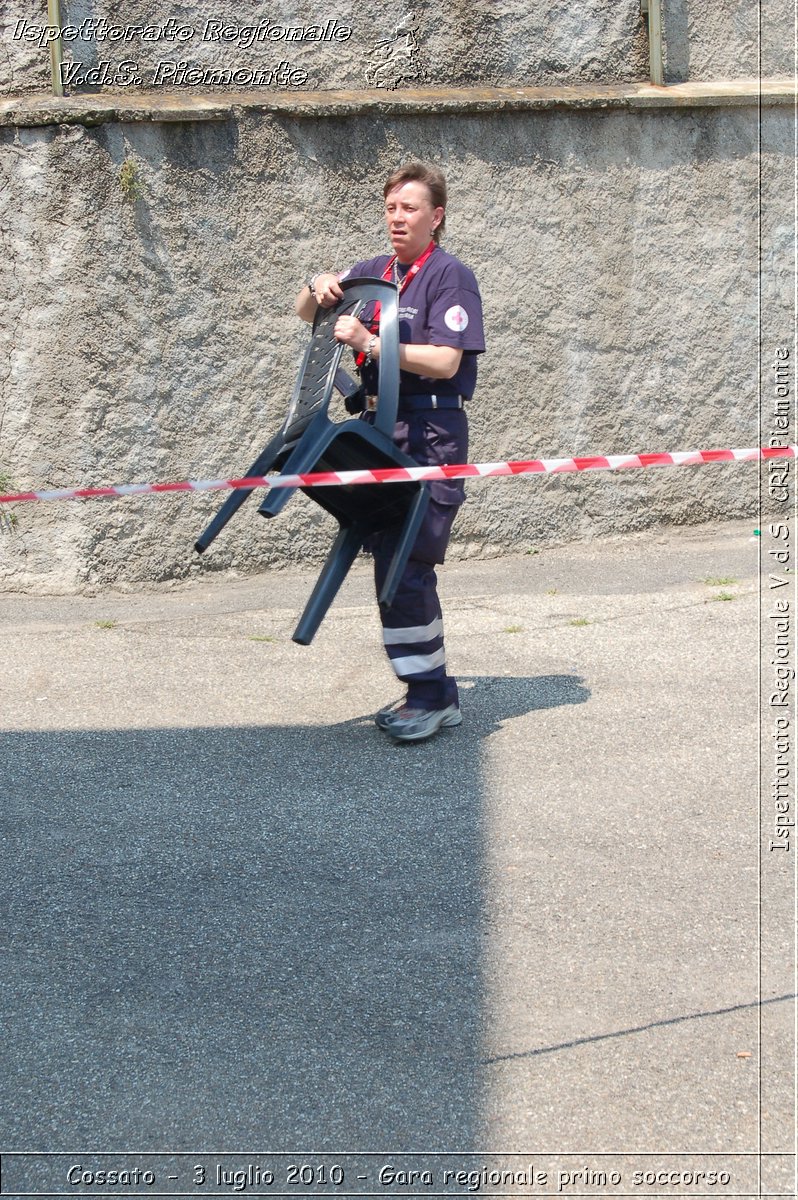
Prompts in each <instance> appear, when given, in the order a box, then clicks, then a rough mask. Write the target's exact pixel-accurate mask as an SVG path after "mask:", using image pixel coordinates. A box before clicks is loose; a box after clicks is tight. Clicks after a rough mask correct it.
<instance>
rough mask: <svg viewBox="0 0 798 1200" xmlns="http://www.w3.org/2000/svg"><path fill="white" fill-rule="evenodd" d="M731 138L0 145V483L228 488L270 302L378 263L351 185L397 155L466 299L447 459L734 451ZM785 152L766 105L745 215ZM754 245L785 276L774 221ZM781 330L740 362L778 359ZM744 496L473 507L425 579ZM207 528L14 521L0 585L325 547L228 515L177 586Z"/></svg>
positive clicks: (749, 131)
mask: <svg viewBox="0 0 798 1200" xmlns="http://www.w3.org/2000/svg"><path fill="white" fill-rule="evenodd" d="M757 121H758V118H757V109H756V108H755V107H739V108H714V109H712V108H706V109H697V110H696V109H693V110H691V109H687V110H676V111H653V112H637V113H635V112H602V111H600V110H597V111H589V112H569V111H555V112H546V113H540V114H535V113H519V114H514V115H508V114H504V115H498V114H497V115H493V116H485V115H479V116H466V115H460V116H451V117H440V116H437V117H434V118H433V117H427V116H418V117H408V116H404V117H400V116H394V117H390V118H388V117H386V118H384V119H381V120H380V119H376V120H375V119H374V117H373V116H365V115H364V116H357V117H352V118H348V119H347V118H327V119H322V120H310V119H296V118H291V117H289V116H286V117H278V116H263V115H249V116H244V117H243V118H241V119H240V120H230V121H228V122H208V123H201V122H199V123H174V124H170V123H165V124H147V123H129V124H120V123H117V124H109V125H104V126H101V127H99V128H86V127H84V126H82V125H75V126H61V127H52V126H50V127H46V128H41V129H13V130H9V129H6V130H4V131H3V134H2V141H1V142H0V170H1V171H2V190H1V194H2V200H1V201H0V204H1V205H2V209H1V210H0V217H1V218H2V219H0V229H1V230H2V239H3V244H2V254H3V260H4V263H5V270H4V271H3V273H2V277H1V278H2V295H0V300H1V301H2V312H3V318H2V329H1V330H0V336H2V339H3V341H2V346H0V356H1V358H2V361H3V362H6V363H7V364H8V370H7V372H6V374H5V377H4V379H3V381H2V408H0V469H2V470H4V471H7V472H9V473H10V474H11V475H12V476H13V479H14V482H15V483H16V484H17V485H18V486H19V487H31V486H36V487H51V486H66V485H69V484H74V483H77V482H81V483H84V484H101V483H117V482H128V481H141V480H153V479H181V478H186V477H189V478H197V477H209V476H211V477H212V476H216V475H225V474H229V473H238V472H239V471H240V470H243V469H244V468H245V467H246V466H247V465H248V463H249V461H250V459H251V456H252V455H253V452H254V451H257V450H258V449H260V446H261V444H262V443H263V442H264V441H265V440H266V438H267V436H268V435H269V434H270V433H271V432H272V431H273V430H274V429H275V428H276V427H277V425H278V424H279V423H280V421H281V419H282V414H283V411H284V405H285V402H286V399H287V396H288V395H289V392H290V388H291V384H292V381H293V376H294V374H295V370H296V365H297V361H298V357H299V353H300V349H301V345H302V341H303V337H304V328H303V327H302V326H301V324H300V323H299V322H298V321H297V320H296V319H295V317H294V316H293V315H292V311H291V301H292V298H293V295H294V293H295V292H296V290H297V288H298V286H299V284H300V283H301V281H302V279H303V277H304V275H305V274H306V273H307V271H308V269H310V268H319V267H322V266H329V265H336V266H339V265H340V266H343V265H344V264H347V263H348V262H351V261H352V260H353V259H354V258H355V257H356V256H357V257H361V256H363V255H364V254H367V253H371V252H377V251H379V250H380V249H381V248H382V246H383V245H384V235H383V230H382V225H381V183H382V180H383V178H384V176H385V175H386V173H387V172H388V171H389V170H390V169H391V168H392V167H393V166H394V165H395V163H396V162H397V161H399V160H401V159H402V158H405V157H407V156H409V155H411V154H412V155H420V156H422V157H426V158H429V159H432V160H435V161H437V162H440V163H441V164H442V166H443V167H444V168H445V170H446V171H447V173H448V176H449V181H450V189H451V199H450V208H449V213H448V219H447V223H448V229H449V232H448V235H447V243H446V244H447V246H448V248H449V249H451V250H452V251H453V252H455V253H457V254H458V255H460V256H461V257H462V258H463V259H464V260H465V261H466V262H467V263H469V264H470V265H471V266H472V267H473V268H474V270H475V271H476V273H477V276H478V278H479V280H480V283H481V287H482V292H483V297H484V303H485V314H486V330H487V338H488V345H489V349H490V353H489V354H487V355H485V356H484V359H483V361H482V364H481V376H480V384H479V389H478V393H477V395H476V397H475V399H474V401H473V404H472V410H471V417H472V431H473V445H472V453H471V457H472V459H474V460H477V461H479V460H489V461H493V460H497V459H504V458H512V457H521V458H526V457H536V456H556V455H570V454H580V453H592V452H623V451H640V450H665V449H684V448H690V447H709V446H739V445H755V444H757V439H758V429H757V416H756V404H757V399H756V397H757V370H758V361H759V360H758V354H759V347H760V341H759V327H758V316H757V304H758V262H759V259H758V253H759V252H758V242H757V213H758V179H759V173H758V165H757V144H758V124H757ZM790 145H791V112H790V110H789V108H786V107H785V108H781V109H774V110H771V111H769V112H768V114H767V138H766V144H765V146H764V151H765V157H764V160H763V164H764V168H765V175H766V178H767V179H768V181H769V183H768V187H769V188H771V189H772V194H773V198H774V204H773V212H774V213H775V212H777V211H781V209H780V208H779V204H781V203H782V202H783V197H784V196H786V195H788V194H789V186H790V179H791V170H792V163H791V159H790V156H789V154H788V150H789V146H790ZM125 165H126V169H125V171H124V172H123V171H122V168H123V166H125ZM120 173H121V174H120ZM769 211H770V210H769ZM771 225H772V227H771ZM771 225H768V227H767V230H766V233H767V238H768V242H767V247H766V250H767V253H769V254H772V255H773V256H774V262H775V263H777V264H779V270H780V271H782V272H783V271H786V272H787V276H786V277H787V278H789V269H790V262H791V261H793V260H792V258H791V253H792V251H791V241H790V238H791V230H790V228H789V223H788V222H787V221H786V219H785V220H783V221H780V220H774V221H773V222H771ZM9 267H10V269H9ZM769 278H770V276H769ZM786 315H787V310H786V308H784V309H783V311H779V310H778V308H777V307H776V308H774V309H773V316H772V319H773V321H774V323H775V324H774V328H773V330H772V334H771V331H770V330H768V329H767V328H766V329H765V336H766V337H771V336H772V337H773V338H777V339H778V338H782V337H785V336H787V333H786V330H784V329H783V328H782V325H783V319H784V317H785V316H786ZM765 319H766V322H767V321H768V320H770V314H767V315H766V318H765ZM755 484H756V468H755V467H752V466H750V465H739V466H728V467H704V468H695V469H682V470H676V471H667V472H665V471H662V472H657V471H646V472H630V473H629V474H627V475H617V474H602V475H598V474H597V475H593V476H584V475H582V476H579V477H576V478H562V477H561V478H548V479H542V478H534V479H527V480H523V481H522V480H507V481H493V482H484V483H481V484H476V485H471V487H470V497H471V498H470V500H469V502H468V503H467V504H466V506H465V508H464V510H463V513H462V514H461V517H460V518H459V521H458V526H457V527H456V528H457V535H456V546H455V549H454V553H455V554H459V555H467V554H472V553H482V554H485V553H487V554H490V553H499V552H502V551H505V550H516V551H517V550H526V549H532V548H537V547H540V546H542V545H545V544H547V543H549V544H550V543H551V542H554V541H563V540H567V539H569V538H573V537H591V536H593V535H596V534H606V533H611V532H617V531H621V530H630V529H638V528H641V527H643V526H646V525H650V524H652V523H654V522H657V521H665V522H689V521H695V520H707V519H712V518H714V517H718V518H728V517H737V516H743V515H747V514H749V513H750V514H751V515H752V521H753V513H754V511H755V507H754V498H755V490H756V489H755ZM218 503H219V499H218V497H192V498H175V497H171V498H163V499H154V498H153V499H146V498H142V499H138V500H122V501H116V502H113V503H103V502H100V503H93V504H60V505H39V506H33V505H28V506H22V505H20V506H19V507H18V508H17V509H16V513H15V520H16V526H15V531H14V532H13V533H12V534H5V535H3V536H0V580H2V581H3V583H4V584H5V586H11V587H38V588H58V589H60V588H71V587H75V586H81V585H86V584H94V583H97V584H99V583H110V582H114V583H119V582H124V581H135V580H157V579H166V578H170V577H181V576H185V575H186V574H188V573H190V572H191V571H199V570H212V569H215V568H217V567H221V566H225V567H233V568H237V569H239V570H242V571H243V570H250V569H253V568H255V567H256V566H259V565H263V564H265V563H274V564H277V563H280V562H285V561H288V560H291V561H296V560H297V559H298V558H302V557H306V556H313V555H315V556H318V555H319V554H320V553H321V552H322V551H323V550H324V549H325V548H326V545H327V544H328V542H329V538H330V536H331V525H330V523H329V520H328V518H327V517H326V516H323V515H322V514H321V512H320V510H317V509H316V506H313V505H311V504H310V502H309V501H306V500H305V498H304V497H299V498H297V499H295V500H294V501H292V503H291V505H290V506H289V508H288V510H287V511H286V513H285V514H284V515H283V516H281V517H280V518H278V519H277V520H275V521H273V522H268V523H267V522H265V521H263V520H262V519H261V518H259V517H257V515H256V514H255V511H254V505H250V506H247V507H246V508H245V510H244V511H243V512H242V514H240V515H239V516H238V518H237V519H236V520H235V522H234V523H233V524H231V525H230V526H229V527H228V530H227V531H225V533H224V534H223V535H222V537H220V539H219V541H218V542H217V543H216V544H215V546H214V548H213V550H212V551H211V552H209V554H208V555H207V556H206V557H205V558H204V559H202V560H200V561H199V562H198V561H196V560H195V559H194V558H193V556H192V552H191V549H190V547H191V543H192V540H193V537H194V535H195V534H196V532H197V531H198V530H199V529H200V528H201V527H202V526H203V524H204V522H205V520H206V517H207V516H208V514H209V513H210V512H211V511H212V510H213V509H214V508H215V506H216V505H217V504H218ZM320 527H322V528H320Z"/></svg>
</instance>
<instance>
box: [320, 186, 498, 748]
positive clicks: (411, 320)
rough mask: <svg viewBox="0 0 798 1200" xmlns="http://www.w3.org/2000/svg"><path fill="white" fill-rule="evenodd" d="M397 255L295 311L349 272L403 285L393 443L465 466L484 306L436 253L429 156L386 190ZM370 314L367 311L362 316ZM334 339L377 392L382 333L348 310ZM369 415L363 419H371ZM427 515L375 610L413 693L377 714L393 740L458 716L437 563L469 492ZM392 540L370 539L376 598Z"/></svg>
mask: <svg viewBox="0 0 798 1200" xmlns="http://www.w3.org/2000/svg"><path fill="white" fill-rule="evenodd" d="M383 194H384V196H385V221H386V225H387V228H388V237H389V239H390V242H391V246H392V247H393V253H392V254H390V255H388V254H383V255H378V256H377V257H376V258H370V259H366V260H364V261H362V262H359V263H356V264H355V265H354V266H352V267H350V268H349V270H347V271H344V272H343V273H341V274H336V273H335V272H332V271H323V272H321V273H320V274H318V275H314V276H312V278H311V279H309V281H308V283H307V284H306V286H305V287H304V288H303V289H302V291H301V292H300V293H299V295H298V297H297V301H296V310H297V313H298V314H299V316H300V317H302V318H303V319H304V320H306V321H312V320H313V317H314V315H315V312H316V307H317V305H322V307H324V308H331V307H333V306H334V305H336V304H337V303H338V302H339V300H341V299H342V297H343V291H342V289H341V286H340V280H342V279H346V278H347V277H348V276H350V275H351V276H352V277H355V278H357V277H362V276H370V277H372V278H378V279H392V280H393V281H394V282H395V283H396V284H397V285H398V287H399V289H400V293H399V339H400V342H401V345H400V351H399V366H400V389H399V409H398V413H397V424H396V430H395V433H394V440H395V441H396V444H397V445H398V446H399V448H400V449H401V450H403V451H404V452H405V453H406V454H408V455H410V457H411V458H414V459H415V460H416V462H418V463H420V464H422V465H425V466H426V465H429V464H434V465H440V464H443V463H462V462H466V461H467V455H468V422H467V419H466V413H465V409H464V404H465V402H466V401H467V400H469V399H470V398H471V396H472V395H473V392H474V386H475V384H476V377H477V364H476V356H477V354H481V353H482V352H483V351H484V349H485V342H484V337H483V332H482V302H481V300H480V295H479V288H478V287H477V282H476V279H475V278H474V276H473V274H472V272H471V271H470V270H469V269H468V267H466V266H464V265H463V264H462V263H461V262H459V261H458V260H457V259H456V258H454V257H453V256H452V255H450V254H447V253H446V252H445V251H444V250H442V249H441V248H440V238H441V234H442V233H443V229H444V225H445V221H446V180H445V178H444V176H443V174H442V172H441V171H439V170H438V169H437V168H436V167H433V166H430V165H428V164H426V163H417V162H413V163H406V164H405V165H404V166H402V167H399V168H398V169H397V170H396V171H394V172H393V174H392V175H391V176H390V177H389V178H388V180H387V182H386V184H385V188H384V191H383ZM363 316H364V317H366V313H365V312H364V314H363ZM335 336H336V337H337V338H338V340H339V341H341V342H343V343H344V344H345V345H347V346H350V347H351V348H352V350H353V351H354V352H355V355H356V362H357V364H358V369H359V371H360V374H361V378H362V380H363V383H364V385H365V390H366V392H367V393H372V394H373V393H376V391H377V365H376V364H377V363H378V361H379V357H380V339H379V337H378V336H377V333H376V332H375V330H374V329H373V328H372V327H371V322H369V320H368V318H367V317H366V321H365V323H364V322H362V321H360V320H358V318H357V317H352V316H341V317H339V318H338V321H337V322H336V325H335ZM366 418H367V419H368V414H366ZM427 486H428V487H429V489H430V502H429V507H428V509H427V515H426V517H425V519H424V523H423V525H422V527H421V530H420V532H419V535H418V538H417V541H416V543H415V546H414V547H413V550H412V552H411V555H410V559H409V560H408V564H407V567H406V569H405V572H404V575H403V576H402V579H401V581H400V584H399V587H398V589H397V592H396V596H395V598H394V601H393V604H392V605H391V607H390V608H389V609H388V610H387V611H386V612H383V611H382V610H381V611H380V617H381V620H382V624H383V640H384V643H385V649H386V651H387V653H388V657H389V658H390V660H391V665H392V666H393V668H394V671H395V672H396V674H397V676H398V677H399V679H401V680H402V682H403V683H405V685H406V687H407V694H406V696H405V698H404V699H403V700H402V701H400V702H399V703H398V704H395V705H392V706H389V707H387V708H384V709H381V710H380V712H378V713H377V716H376V718H375V720H376V723H377V725H378V726H379V728H380V729H382V730H384V731H385V732H386V733H389V734H390V735H391V736H392V737H394V738H396V739H397V740H398V741H422V740H423V739H424V738H428V737H431V736H432V735H433V734H434V733H437V731H438V730H439V729H441V728H444V727H448V726H452V725H459V724H460V722H461V720H462V717H461V715H460V705H459V701H458V694H457V684H456V682H455V680H454V679H453V678H452V677H451V676H449V675H447V673H446V657H445V654H444V648H443V623H442V619H441V608H440V603H439V601H438V592H437V578H436V575H435V571H434V567H435V565H436V564H438V563H442V562H443V560H444V556H445V553H446V547H447V545H448V542H449V535H450V533H451V528H452V522H453V521H454V518H455V515H456V513H457V509H458V507H459V506H460V504H462V502H463V500H464V499H465V494H464V491H463V485H462V482H461V481H459V480H447V481H442V482H433V483H429V484H428V485H427ZM394 545H395V539H394V537H393V536H392V535H391V534H390V533H383V534H380V535H378V536H376V537H375V538H374V539H372V542H371V544H370V546H369V549H370V550H371V551H372V553H373V555H374V563H375V578H376V584H377V592H378V594H379V591H380V588H381V586H382V581H383V579H384V578H385V574H386V572H387V569H388V566H389V564H390V561H391V557H392V555H393V550H394Z"/></svg>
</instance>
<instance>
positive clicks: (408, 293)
mask: <svg viewBox="0 0 798 1200" xmlns="http://www.w3.org/2000/svg"><path fill="white" fill-rule="evenodd" d="M392 257H393V256H392V255H390V254H380V255H378V256H377V257H376V258H368V259H365V260H364V261H363V262H359V263H355V265H354V266H353V267H350V268H349V270H348V271H344V273H343V274H342V275H341V276H340V278H341V279H348V278H350V277H351V278H352V279H355V278H358V277H363V276H366V277H369V278H372V279H381V278H382V275H383V272H384V271H385V268H386V267H387V265H388V263H389V262H390V260H391V258H392ZM403 270H404V271H406V270H407V268H406V267H405V268H402V267H401V266H400V267H399V271H400V277H401V274H402V272H403ZM373 311H374V306H373V305H372V304H369V305H367V306H366V308H365V309H364V312H363V314H362V316H361V320H362V321H363V324H364V325H368V323H369V320H370V319H371V315H372V313H373ZM399 341H400V342H404V343H405V344H414V345H417V346H452V347H454V348H455V349H457V350H462V351H463V357H462V359H461V361H460V366H459V368H458V370H457V374H456V375H454V377H453V378H452V379H430V378H429V377H428V376H426V375H415V374H412V373H411V372H409V371H402V372H401V374H400V386H399V391H400V394H401V395H405V396H408V395H413V394H415V393H418V392H435V393H437V394H438V395H446V394H450V395H457V394H458V393H459V394H460V395H462V396H471V395H473V392H474V388H475V386H476V381H477V355H478V354H482V353H483V352H484V350H485V335H484V332H483V329H482V300H481V298H480V295H479V287H478V286H477V281H476V279H475V278H474V274H473V272H472V271H470V270H469V269H468V267H466V266H465V265H464V264H463V263H461V262H460V260H459V259H457V258H455V257H454V256H453V255H452V254H447V253H446V251H445V250H441V248H440V246H437V247H436V248H435V250H434V251H433V253H432V254H431V255H430V257H429V258H428V259H427V261H426V262H425V263H424V266H423V267H422V268H421V270H420V271H419V272H418V274H417V275H416V276H415V277H414V278H413V279H411V280H410V282H409V283H408V284H407V286H406V287H405V288H403V289H402V292H401V294H400V296H399ZM363 382H364V383H365V385H366V390H367V391H369V392H375V391H376V390H377V368H376V366H375V365H370V366H369V367H367V368H365V369H364V371H363Z"/></svg>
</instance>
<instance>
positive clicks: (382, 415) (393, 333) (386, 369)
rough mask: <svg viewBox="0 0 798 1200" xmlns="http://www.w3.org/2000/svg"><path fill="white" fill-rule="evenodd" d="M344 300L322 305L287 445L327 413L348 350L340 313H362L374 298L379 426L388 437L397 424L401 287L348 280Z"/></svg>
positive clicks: (293, 402) (288, 423)
mask: <svg viewBox="0 0 798 1200" xmlns="http://www.w3.org/2000/svg"><path fill="white" fill-rule="evenodd" d="M341 288H342V290H343V293H344V298H343V300H341V302H340V303H339V304H337V305H336V306H335V308H319V310H318V312H317V313H316V317H315V320H314V322H313V332H312V334H311V338H310V342H309V343H308V346H307V349H306V350H305V354H304V357H303V359H302V365H301V367H300V369H299V376H298V378H297V381H296V384H295V385H294V391H293V393H292V395H291V399H290V401H289V404H288V413H287V415H286V418H285V422H284V423H283V427H282V430H281V434H282V436H283V438H284V439H285V441H286V443H289V444H291V443H294V442H296V441H298V439H299V438H300V437H301V436H302V434H303V433H304V432H305V430H306V429H307V427H308V425H309V424H310V422H311V421H312V420H313V419H314V418H315V417H317V416H318V415H319V414H320V413H322V414H324V415H326V413H327V409H328V407H329V404H330V398H331V396H332V393H333V388H334V386H335V373H336V371H337V369H338V364H339V362H340V361H341V355H342V353H343V351H344V348H345V347H344V345H343V343H342V342H339V341H336V339H335V336H334V333H333V330H334V329H335V323H336V321H337V320H338V318H339V317H340V316H345V315H348V316H353V317H357V316H359V315H360V313H361V312H362V311H363V309H364V308H365V306H366V304H368V303H369V301H372V300H373V301H376V302H378V303H379V305H380V326H379V336H380V357H379V364H378V369H379V382H378V392H377V394H378V403H377V411H376V413H375V418H374V424H375V426H376V427H377V428H378V429H380V430H381V431H382V432H383V433H385V434H386V435H387V436H388V437H391V436H392V434H393V427H394V425H395V424H396V410H397V406H398V403H399V290H398V288H397V286H396V284H395V283H390V282H389V281H388V280H384V279H363V278H361V279H346V280H344V282H343V283H342V284H341Z"/></svg>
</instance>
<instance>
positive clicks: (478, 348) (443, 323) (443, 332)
mask: <svg viewBox="0 0 798 1200" xmlns="http://www.w3.org/2000/svg"><path fill="white" fill-rule="evenodd" d="M427 329H428V334H429V340H430V342H431V344H432V345H434V346H453V347H454V348H455V349H457V350H463V351H464V352H470V353H472V354H481V353H482V352H483V351H484V349H485V334H484V330H483V327H482V299H481V297H480V294H479V288H478V286H477V281H476V279H475V278H474V275H473V273H472V272H471V271H469V269H468V267H466V266H463V264H462V263H459V262H450V263H447V265H446V268H445V270H444V271H443V272H442V274H441V278H440V282H439V284H438V287H437V288H436V290H435V295H434V297H433V298H432V299H431V303H430V306H429V312H428V314H427Z"/></svg>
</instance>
